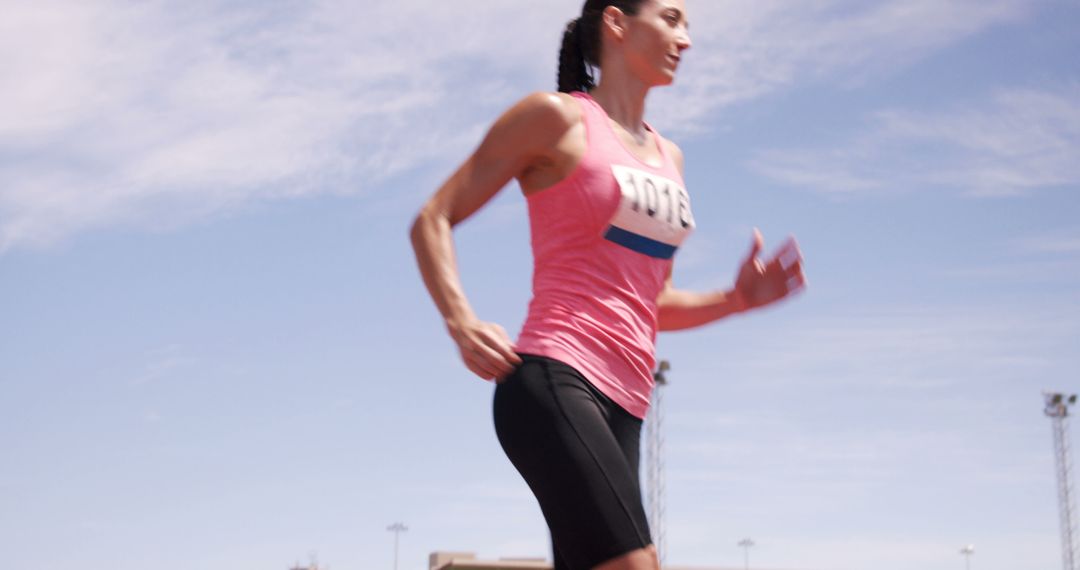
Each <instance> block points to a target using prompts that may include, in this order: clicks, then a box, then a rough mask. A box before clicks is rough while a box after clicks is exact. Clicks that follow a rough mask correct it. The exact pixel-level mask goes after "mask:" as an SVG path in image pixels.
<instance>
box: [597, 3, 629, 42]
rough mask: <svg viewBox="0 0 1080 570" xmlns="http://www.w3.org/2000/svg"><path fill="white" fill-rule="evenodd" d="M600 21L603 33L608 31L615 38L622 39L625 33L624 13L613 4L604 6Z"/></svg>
mask: <svg viewBox="0 0 1080 570" xmlns="http://www.w3.org/2000/svg"><path fill="white" fill-rule="evenodd" d="M600 23H601V24H602V25H603V27H604V30H603V31H604V33H605V34H607V33H610V34H611V35H612V38H614V39H616V40H622V39H623V36H624V35H626V14H625V13H624V12H623V11H622V10H620V9H618V8H616V7H615V6H608V7H607V8H604V12H603V14H602V15H601V18H600Z"/></svg>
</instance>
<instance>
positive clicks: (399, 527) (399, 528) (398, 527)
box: [386, 522, 409, 570]
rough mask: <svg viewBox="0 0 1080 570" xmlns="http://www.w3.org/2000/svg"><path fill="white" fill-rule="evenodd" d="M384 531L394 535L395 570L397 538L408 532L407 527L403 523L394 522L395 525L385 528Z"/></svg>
mask: <svg viewBox="0 0 1080 570" xmlns="http://www.w3.org/2000/svg"><path fill="white" fill-rule="evenodd" d="M386 530H388V531H390V532H392V533H394V570H397V559H398V536H399V535H400V534H401V533H403V532H406V531H408V530H409V527H407V526H405V525H404V524H403V523H399V522H396V523H394V524H392V525H390V526H388V527H386Z"/></svg>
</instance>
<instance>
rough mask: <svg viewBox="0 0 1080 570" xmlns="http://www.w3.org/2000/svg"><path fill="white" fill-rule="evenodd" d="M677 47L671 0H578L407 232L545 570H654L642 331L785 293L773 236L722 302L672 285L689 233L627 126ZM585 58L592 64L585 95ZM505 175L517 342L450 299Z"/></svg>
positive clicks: (647, 347) (650, 146) (650, 343)
mask: <svg viewBox="0 0 1080 570" xmlns="http://www.w3.org/2000/svg"><path fill="white" fill-rule="evenodd" d="M689 47H690V37H689V33H688V23H687V18H686V7H685V3H684V1H683V0H608V1H603V0H588V1H587V2H586V3H585V6H584V9H583V11H582V16H581V17H580V18H578V19H577V20H574V21H572V22H570V24H569V25H568V26H567V29H566V32H565V34H564V38H563V46H562V52H561V55H560V65H559V92H558V93H535V94H532V95H529V96H527V97H525V98H524V99H522V100H521V101H520V102H518V103H517V104H516V105H514V106H513V107H512V108H510V109H509V110H508V111H506V112H505V113H504V114H503V115H502V116H501V117H499V119H498V120H497V121H496V122H495V124H494V125H493V126H492V127H491V129H490V131H489V132H488V133H487V135H486V136H485V138H484V140H483V142H482V143H481V144H480V146H479V147H478V148H477V149H476V151H475V152H474V153H473V154H472V156H470V157H469V158H468V159H467V160H466V161H465V162H464V164H462V165H461V167H460V168H459V169H458V170H457V171H456V172H455V173H454V174H453V175H452V176H451V177H450V179H449V180H448V181H447V182H446V183H445V184H444V185H443V186H442V187H441V188H440V189H439V190H438V191H437V192H436V194H435V195H434V196H433V197H432V198H431V199H430V200H429V201H428V202H427V203H426V204H425V206H424V207H423V209H422V210H421V212H420V214H419V215H418V216H417V218H416V221H415V223H414V224H413V227H412V242H413V247H414V249H415V251H416V257H417V261H418V263H419V266H420V271H421V274H422V275H423V278H424V282H425V284H426V285H427V288H428V290H429V291H430V293H431V296H432V298H433V299H434V301H435V304H436V305H437V306H438V308H439V311H440V312H441V313H442V315H443V317H444V318H445V321H446V327H447V329H448V331H449V333H450V336H451V337H452V338H453V340H454V342H455V343H457V345H458V349H459V350H460V352H461V358H462V360H463V361H464V363H465V365H466V366H467V367H468V368H469V370H471V371H472V372H474V373H475V374H476V375H478V376H480V377H481V378H484V379H488V380H494V381H495V382H496V384H497V386H496V388H495V397H494V418H495V429H496V433H497V434H498V437H499V442H500V444H501V445H502V447H503V449H504V450H505V452H506V454H507V456H508V457H509V458H510V460H511V462H512V463H513V464H514V466H515V467H516V468H517V469H518V471H519V472H520V473H521V475H522V477H523V478H524V479H525V481H526V482H527V483H528V485H529V487H530V488H531V489H532V491H533V493H534V494H535V495H536V497H537V500H538V501H539V503H540V507H541V510H542V511H543V513H544V517H545V519H546V521H547V523H548V527H549V529H550V530H551V536H552V547H553V550H554V552H553V555H554V560H555V569H556V570H586V569H592V568H595V569H600V570H645V569H649V570H656V569H658V568H659V563H658V561H657V556H656V550H655V548H654V547H653V546H652V544H651V540H650V536H649V529H648V523H647V521H646V517H645V512H644V508H643V507H642V502H641V492H640V486H639V481H638V451H639V444H640V432H641V424H642V419H643V418H644V417H645V413H646V410H647V409H648V403H649V396H650V393H651V388H652V374H651V372H652V369H653V366H654V364H655V360H654V342H655V335H656V332H657V330H676V329H685V328H691V327H696V326H700V325H703V324H706V323H710V322H712V321H715V320H717V319H720V318H723V317H725V316H728V315H731V314H734V313H738V312H742V311H747V310H750V309H754V308H757V307H761V306H764V305H768V304H770V303H773V302H775V301H778V300H780V299H782V298H784V297H786V296H788V295H790V294H792V293H793V292H795V291H798V290H800V289H801V288H802V287H803V286H804V285H805V281H804V278H803V274H802V269H801V263H802V259H801V256H800V254H799V251H798V248H797V246H796V245H795V242H794V240H789V241H788V242H787V243H786V244H785V245H784V246H783V247H781V249H780V251H779V252H778V254H777V255H775V256H774V257H773V258H771V259H770V260H768V261H763V260H761V259H759V258H758V254H759V252H760V250H761V247H762V241H763V240H762V236H761V234H760V233H758V232H757V231H756V230H755V232H754V239H753V245H752V247H751V251H750V254H749V256H748V258H747V260H746V261H745V263H744V264H743V265H742V267H741V268H740V270H739V273H738V276H737V278H736V282H735V285H734V287H733V288H732V289H730V290H727V291H716V292H708V293H696V292H689V291H682V290H678V289H675V288H674V287H673V286H672V283H671V264H672V261H671V258H672V256H673V255H674V253H675V250H676V248H677V247H678V245H679V244H680V243H681V242H682V241H683V240H684V239H685V238H686V236H687V235H688V234H689V232H690V231H691V230H692V229H693V227H694V222H693V217H692V215H691V212H690V202H689V197H688V195H687V193H686V190H685V188H684V184H683V178H682V167H683V164H682V163H683V156H682V152H681V151H680V150H679V147H677V146H676V145H675V144H674V143H672V142H670V141H668V140H666V139H664V138H663V137H661V136H659V135H658V134H657V133H656V132H655V131H654V130H653V129H652V128H651V127H650V126H649V125H648V124H647V123H645V121H644V120H643V117H644V113H645V99H646V95H647V94H648V92H649V89H651V88H653V87H658V86H662V85H668V84H670V83H672V81H673V80H674V77H675V71H676V69H677V68H678V65H679V60H680V57H681V55H682V53H683V52H684V51H686V50H687V49H689ZM586 63H588V64H591V65H593V66H595V67H599V68H600V81H599V83H598V84H595V85H594V80H593V78H592V77H591V75H590V74H589V71H588V70H589V67H588V66H587V65H586ZM511 179H516V180H517V181H518V183H519V184H520V186H521V189H522V191H523V193H524V194H525V196H526V200H527V202H528V206H529V220H530V227H531V232H532V249H533V255H534V260H535V266H534V276H533V299H532V301H531V302H530V304H529V314H528V318H527V319H526V322H525V325H524V326H523V327H522V331H521V334H520V336H519V337H518V339H517V342H516V343H515V342H511V340H510V338H509V336H508V335H507V334H506V332H505V331H504V330H503V329H502V327H500V326H499V325H497V324H494V323H488V322H484V321H481V320H480V319H479V318H477V316H476V315H475V314H474V313H473V311H472V309H471V308H470V306H469V303H468V300H467V299H466V297H465V294H464V293H463V291H462V287H461V282H460V280H459V277H458V272H457V267H456V264H455V262H454V252H453V242H452V235H451V234H452V228H453V227H454V226H455V225H456V224H458V223H460V222H461V221H463V220H465V219H466V218H468V217H469V216H470V215H472V214H473V213H474V212H476V210H477V209H479V208H480V207H481V206H483V205H484V204H485V203H487V202H488V201H489V200H490V199H491V198H492V197H493V196H494V195H495V194H496V193H497V192H499V190H500V189H502V188H503V187H504V186H505V185H506V184H507V183H508V182H509V181H510V180H511Z"/></svg>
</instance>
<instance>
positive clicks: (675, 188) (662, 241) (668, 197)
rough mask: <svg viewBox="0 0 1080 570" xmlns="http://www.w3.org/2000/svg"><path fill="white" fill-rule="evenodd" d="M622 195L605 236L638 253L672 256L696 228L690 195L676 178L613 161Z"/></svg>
mask: <svg viewBox="0 0 1080 570" xmlns="http://www.w3.org/2000/svg"><path fill="white" fill-rule="evenodd" d="M611 170H612V172H613V173H614V174H615V180H617V181H618V183H619V189H620V190H621V191H622V197H621V198H620V200H619V206H618V208H616V209H615V215H614V216H613V217H612V218H611V221H610V222H609V224H608V227H607V229H606V230H605V231H604V238H605V239H607V240H609V241H613V242H615V243H617V244H619V245H621V246H623V247H627V248H630V249H632V250H634V251H636V252H638V253H643V254H645V255H648V256H650V257H656V258H659V259H671V257H672V256H674V255H675V250H676V249H678V247H679V245H680V244H681V243H682V242H683V240H685V239H686V236H688V235H689V234H690V231H691V230H693V229H694V217H693V216H692V215H691V214H690V195H689V194H687V193H686V189H685V188H683V187H682V186H679V185H678V184H677V183H676V182H675V181H674V180H671V179H668V178H664V177H663V176H658V175H656V174H652V173H650V172H645V171H643V170H638V169H636V168H629V167H626V166H619V165H612V166H611Z"/></svg>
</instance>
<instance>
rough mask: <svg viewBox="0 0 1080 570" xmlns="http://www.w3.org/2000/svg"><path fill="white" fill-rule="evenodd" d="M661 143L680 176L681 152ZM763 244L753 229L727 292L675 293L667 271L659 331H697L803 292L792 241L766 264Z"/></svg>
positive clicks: (803, 282) (803, 279)
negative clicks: (671, 158) (742, 258)
mask: <svg viewBox="0 0 1080 570" xmlns="http://www.w3.org/2000/svg"><path fill="white" fill-rule="evenodd" d="M664 142H665V143H667V147H668V149H669V152H670V153H671V156H672V157H673V158H674V160H675V164H676V166H677V167H678V169H679V172H680V173H682V171H683V154H682V150H680V149H679V147H678V146H676V145H675V144H674V143H672V142H671V141H667V140H665V141H664ZM764 241H765V240H764V238H763V237H762V235H761V232H759V231H758V230H757V229H756V228H755V229H754V236H753V243H752V244H751V246H750V253H749V255H747V257H746V260H745V261H743V263H742V266H741V267H740V268H739V274H738V276H737V277H736V279H735V286H734V287H732V288H731V289H728V290H719V291H712V292H706V293H699V292H694V291H684V290H681V289H676V288H675V287H674V286H673V285H672V281H671V271H670V270H669V271H668V275H667V279H666V280H665V281H664V289H663V290H662V291H660V295H659V296H658V297H657V299H656V305H657V320H658V328H659V330H661V331H674V330H682V329H689V328H694V327H699V326H701V325H705V324H708V323H711V322H713V321H716V320H719V319H722V318H724V317H727V316H730V315H733V314H736V313H740V312H743V311H749V310H751V309H756V308H760V307H764V306H766V305H771V304H773V303H775V302H777V301H780V300H781V299H784V298H786V297H788V296H789V295H792V294H795V293H797V292H799V291H801V290H802V289H803V288H805V287H806V276H805V275H804V274H803V271H802V262H803V259H802V252H801V251H799V245H798V244H797V243H796V242H795V238H793V237H792V238H789V239H788V240H787V241H785V242H784V244H783V245H781V246H780V248H779V249H778V250H777V251H776V253H774V254H773V256H772V258H770V259H769V260H767V261H763V260H762V259H760V258H759V257H758V254H760V253H761V249H762V247H763V246H764Z"/></svg>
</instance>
